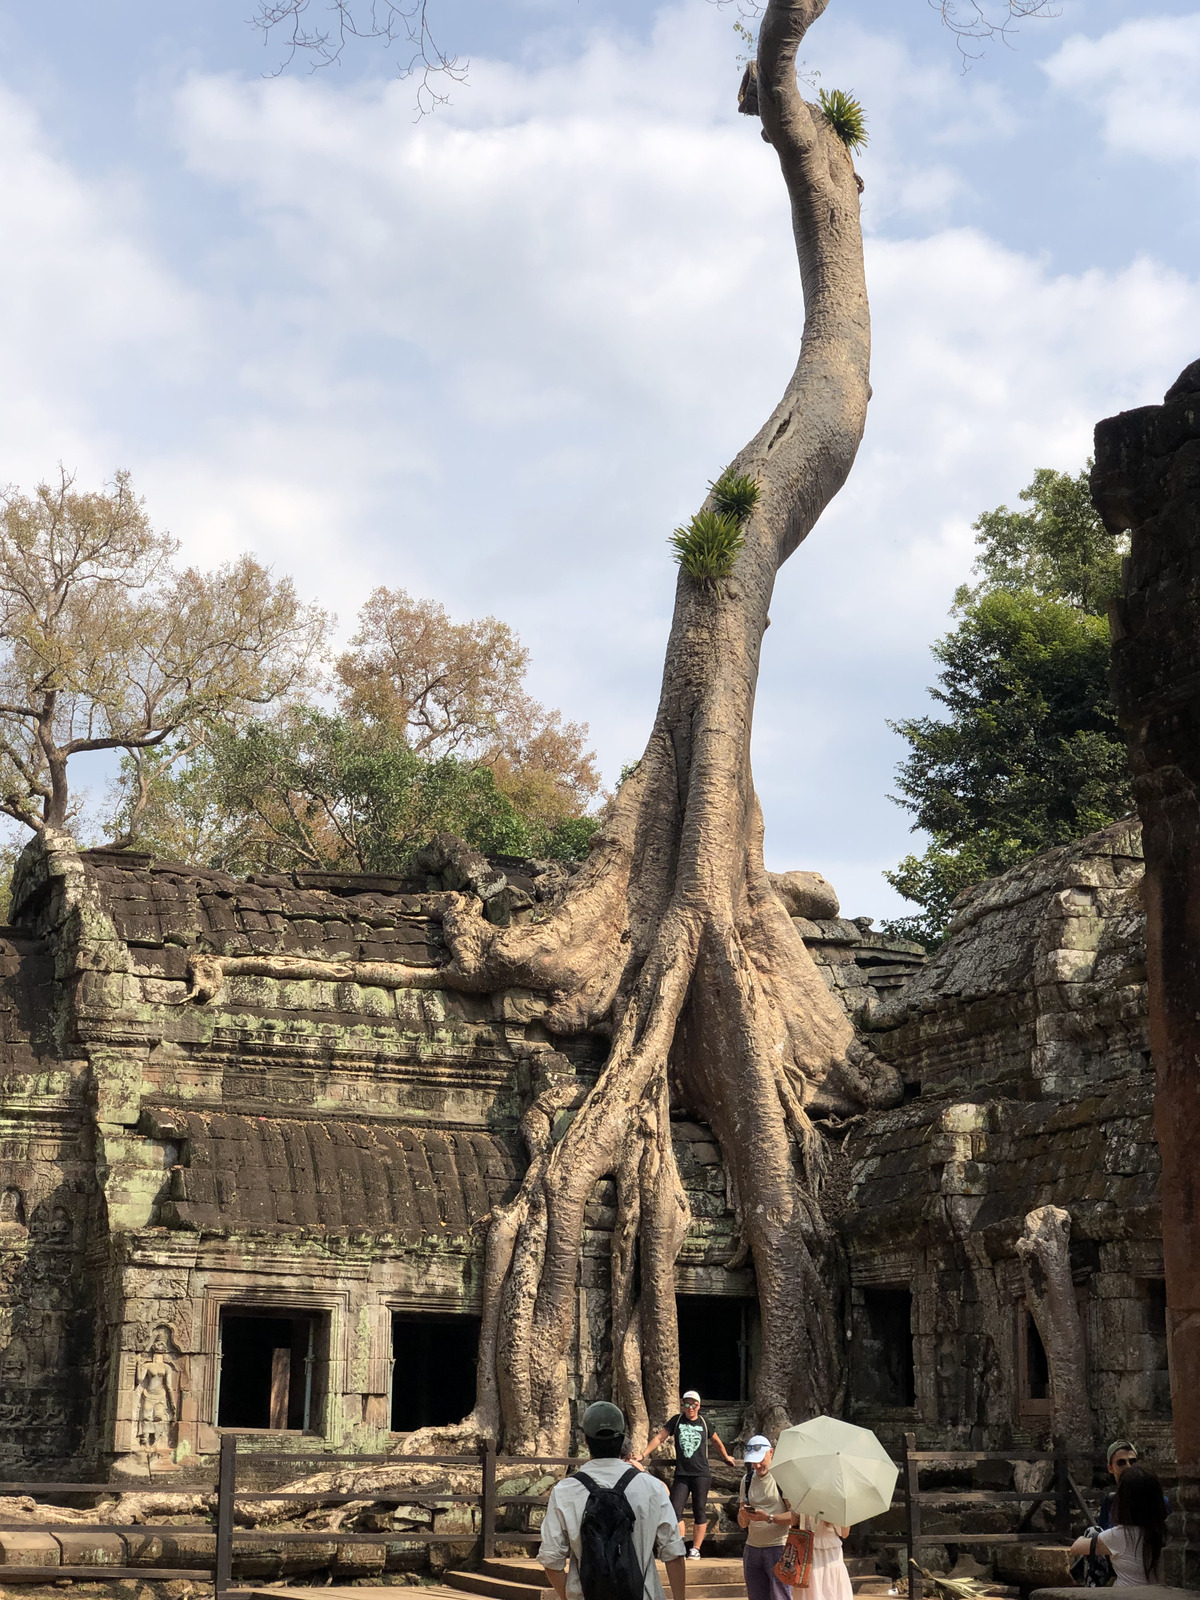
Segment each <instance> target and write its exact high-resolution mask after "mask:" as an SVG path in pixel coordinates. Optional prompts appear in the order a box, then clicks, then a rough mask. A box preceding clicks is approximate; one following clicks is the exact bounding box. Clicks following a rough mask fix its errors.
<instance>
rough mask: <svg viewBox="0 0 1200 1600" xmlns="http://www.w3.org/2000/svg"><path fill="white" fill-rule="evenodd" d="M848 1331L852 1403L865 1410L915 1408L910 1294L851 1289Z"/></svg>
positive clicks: (887, 1289)
mask: <svg viewBox="0 0 1200 1600" xmlns="http://www.w3.org/2000/svg"><path fill="white" fill-rule="evenodd" d="M851 1327H852V1330H853V1338H852V1340H851V1351H850V1359H851V1381H852V1383H853V1392H854V1398H855V1401H856V1402H857V1403H858V1404H860V1405H866V1406H905V1407H911V1406H914V1405H916V1403H917V1374H916V1365H915V1362H914V1359H913V1335H912V1290H911V1289H898V1288H880V1287H877V1286H875V1285H871V1286H870V1287H864V1288H861V1289H856V1290H855V1291H854V1300H853V1305H852V1309H851Z"/></svg>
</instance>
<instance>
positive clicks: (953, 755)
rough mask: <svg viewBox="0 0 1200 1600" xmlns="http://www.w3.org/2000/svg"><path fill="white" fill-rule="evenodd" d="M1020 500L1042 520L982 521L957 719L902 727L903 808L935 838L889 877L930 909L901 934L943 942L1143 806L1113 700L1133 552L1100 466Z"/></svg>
mask: <svg viewBox="0 0 1200 1600" xmlns="http://www.w3.org/2000/svg"><path fill="white" fill-rule="evenodd" d="M1021 499H1022V501H1023V502H1025V505H1026V506H1027V508H1028V509H1026V510H1022V511H1011V510H1010V509H1009V508H1008V507H1007V506H997V507H996V509H995V510H994V511H986V512H984V514H983V515H982V516H981V517H980V518H979V520H978V521H977V522H976V523H975V525H974V526H975V533H976V544H977V548H978V552H979V553H978V556H977V559H976V562H975V571H976V574H977V575H978V582H977V583H976V584H974V585H973V586H969V587H968V586H966V585H964V586H963V587H962V588H961V589H959V591H958V593H957V595H956V596H955V611H956V613H957V615H958V619H959V620H958V622H957V624H956V626H955V627H954V628H953V630H952V631H951V632H950V633H948V634H947V635H946V636H945V637H944V638H943V639H939V640H938V642H937V643H936V644H935V645H934V647H933V654H934V657H935V659H936V660H937V661H938V662H939V663H940V666H941V671H940V672H939V674H938V682H937V687H936V688H934V689H932V690H931V691H930V692H931V694H932V696H933V698H934V700H935V701H937V702H938V703H939V705H940V706H941V707H942V708H943V715H941V716H939V717H909V718H907V719H906V720H904V721H902V722H898V723H895V724H893V726H894V727H895V729H896V731H897V732H898V733H899V734H901V735H902V737H903V738H904V739H905V740H906V741H907V743H908V745H909V748H910V754H909V756H908V758H907V759H906V760H905V761H904V762H903V763H902V764H901V766H900V768H899V769H898V771H897V787H898V789H899V791H900V792H899V796H898V797H897V803H898V804H900V805H902V806H903V807H904V808H905V809H906V810H908V811H910V812H912V814H913V816H914V818H915V821H914V823H913V826H914V828H920V829H923V830H924V831H925V832H926V833H928V834H929V835H930V840H931V842H930V844H929V845H928V846H927V848H926V849H925V851H924V852H923V854H922V855H920V856H916V855H909V856H906V857H905V858H904V860H903V861H902V862H901V863H900V864H899V866H898V867H897V868H896V870H895V871H894V872H889V873H886V874H885V876H886V878H887V879H888V882H889V883H891V884H892V886H893V887H894V888H896V889H898V890H899V891H900V893H901V894H902V895H904V896H905V897H906V898H907V899H909V900H912V901H914V902H915V903H916V904H917V905H919V906H920V907H921V908H922V909H921V911H920V912H919V913H918V914H917V915H916V916H912V917H906V918H899V919H896V920H895V921H893V922H892V923H890V924H889V927H890V928H891V929H892V931H893V932H896V933H901V934H904V935H907V936H910V937H913V938H917V939H921V940H922V941H924V942H925V943H926V944H930V945H933V944H937V943H938V942H939V941H940V940H941V939H942V938H943V937H944V933H945V928H946V924H947V921H948V920H949V916H950V907H951V905H952V903H953V901H954V899H955V896H956V895H958V894H959V893H960V892H961V891H962V890H963V889H966V888H967V887H969V886H970V885H971V884H975V883H979V882H980V881H981V880H982V879H984V878H989V877H992V876H993V875H994V874H996V873H998V872H1005V871H1007V870H1008V868H1009V867H1012V866H1015V865H1016V864H1017V863H1018V862H1020V861H1026V860H1028V859H1029V858H1030V857H1031V856H1035V855H1039V854H1040V853H1041V852H1042V851H1043V850H1049V849H1050V848H1051V847H1052V846H1054V845H1057V844H1066V843H1068V842H1069V841H1070V840H1072V839H1078V838H1081V837H1082V836H1083V835H1084V834H1088V833H1093V832H1095V830H1096V829H1097V828H1103V827H1105V826H1107V824H1108V823H1110V822H1113V821H1115V819H1116V818H1117V817H1121V816H1125V815H1126V814H1127V813H1128V812H1129V811H1130V810H1131V809H1132V807H1133V798H1132V791H1131V786H1130V778H1129V771H1128V763H1127V760H1126V753H1125V740H1124V737H1123V736H1122V734H1121V730H1120V729H1119V728H1118V726H1117V720H1116V715H1115V713H1114V711H1113V707H1112V702H1111V699H1110V696H1109V689H1108V662H1109V630H1108V621H1107V618H1106V610H1107V607H1108V604H1109V601H1110V600H1112V599H1113V598H1115V596H1116V594H1117V593H1118V590H1119V585H1120V568H1121V557H1122V554H1123V549H1122V542H1121V541H1120V540H1119V539H1116V538H1114V537H1113V536H1112V535H1111V534H1109V533H1108V532H1107V530H1106V529H1105V527H1104V525H1103V523H1102V522H1101V521H1100V518H1099V517H1098V516H1097V515H1096V512H1095V511H1094V509H1093V507H1092V503H1091V498H1090V494H1089V489H1088V475H1087V471H1086V470H1084V471H1083V472H1080V473H1078V474H1076V475H1075V476H1071V475H1070V474H1068V473H1065V472H1055V471H1053V470H1052V469H1050V468H1048V467H1043V468H1039V470H1038V471H1037V472H1036V473H1035V474H1034V478H1033V482H1032V483H1031V484H1030V485H1029V486H1028V487H1027V488H1026V489H1023V490H1022V491H1021Z"/></svg>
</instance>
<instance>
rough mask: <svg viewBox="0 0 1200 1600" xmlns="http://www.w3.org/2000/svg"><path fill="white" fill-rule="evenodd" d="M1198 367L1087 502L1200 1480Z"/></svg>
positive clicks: (1184, 1456) (1099, 436)
mask: <svg viewBox="0 0 1200 1600" xmlns="http://www.w3.org/2000/svg"><path fill="white" fill-rule="evenodd" d="M1198 372H1200V367H1198V364H1197V363H1196V362H1193V363H1192V364H1191V366H1189V367H1188V368H1187V369H1186V370H1185V371H1184V373H1183V374H1181V376H1180V378H1179V379H1178V381H1177V382H1176V383H1175V384H1173V385H1172V387H1171V389H1170V390H1169V391H1168V394H1167V397H1166V400H1165V401H1164V404H1163V405H1161V406H1143V407H1142V408H1141V409H1140V410H1138V411H1127V412H1123V413H1122V414H1121V415H1120V416H1117V417H1110V418H1108V419H1107V420H1106V421H1104V422H1101V423H1100V424H1099V425H1098V427H1097V429H1096V465H1095V468H1094V470H1093V474H1092V497H1093V499H1094V501H1095V504H1096V507H1097V509H1098V510H1099V511H1100V514H1101V516H1102V517H1103V518H1104V521H1105V525H1106V526H1107V527H1108V528H1109V530H1110V531H1112V532H1124V531H1126V530H1128V531H1129V534H1130V550H1129V556H1128V558H1127V560H1126V561H1125V563H1124V581H1123V594H1122V597H1121V599H1120V601H1118V602H1117V604H1116V605H1115V606H1114V608H1113V613H1112V633H1113V653H1112V682H1113V690H1114V694H1115V698H1116V702H1117V708H1118V715H1119V716H1120V719H1121V722H1122V723H1123V725H1124V727H1125V728H1126V730H1127V732H1128V735H1129V755H1130V766H1131V768H1132V771H1133V777H1134V792H1135V795H1136V799H1137V805H1138V811H1139V813H1140V815H1141V818H1142V824H1143V829H1144V834H1145V843H1146V881H1145V892H1144V899H1145V905H1146V910H1147V920H1148V927H1147V934H1148V940H1147V968H1148V971H1149V982H1150V1005H1151V1023H1152V1029H1153V1035H1154V1048H1155V1061H1156V1067H1157V1075H1158V1087H1157V1125H1158V1135H1159V1140H1160V1143H1161V1147H1162V1159H1163V1193H1162V1205H1163V1243H1164V1251H1165V1258H1166V1280H1167V1300H1168V1306H1169V1320H1170V1331H1171V1365H1172V1389H1173V1392H1174V1395H1175V1440H1176V1449H1177V1453H1178V1456H1179V1459H1180V1461H1181V1462H1182V1463H1186V1464H1188V1465H1189V1466H1190V1467H1191V1468H1192V1469H1193V1470H1194V1471H1197V1472H1200V1167H1198V1164H1197V1162H1196V1158H1195V1129H1196V1127H1197V1125H1198V1124H1200V1074H1198V1073H1197V1070H1196V1060H1197V1054H1198V1052H1200V1012H1198V1011H1197V1005H1196V996H1197V993H1200V939H1198V938H1197V913H1198V909H1200V378H1198V376H1197V374H1198Z"/></svg>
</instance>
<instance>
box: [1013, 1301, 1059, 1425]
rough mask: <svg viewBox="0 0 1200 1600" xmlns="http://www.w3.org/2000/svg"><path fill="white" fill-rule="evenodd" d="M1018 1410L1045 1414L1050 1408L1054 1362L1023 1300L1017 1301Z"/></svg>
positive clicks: (1028, 1413)
mask: <svg viewBox="0 0 1200 1600" xmlns="http://www.w3.org/2000/svg"><path fill="white" fill-rule="evenodd" d="M1017 1385H1018V1388H1017V1396H1018V1410H1020V1411H1023V1412H1025V1413H1026V1414H1027V1415H1029V1416H1044V1415H1046V1414H1047V1413H1048V1412H1049V1411H1050V1410H1051V1406H1052V1402H1051V1399H1050V1363H1049V1361H1048V1360H1047V1359H1046V1347H1045V1345H1044V1344H1043V1343H1042V1336H1041V1334H1040V1333H1039V1332H1038V1327H1037V1323H1036V1322H1035V1321H1034V1320H1033V1313H1032V1311H1030V1309H1029V1307H1028V1306H1027V1305H1026V1304H1025V1302H1024V1301H1023V1300H1021V1301H1018V1303H1017Z"/></svg>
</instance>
